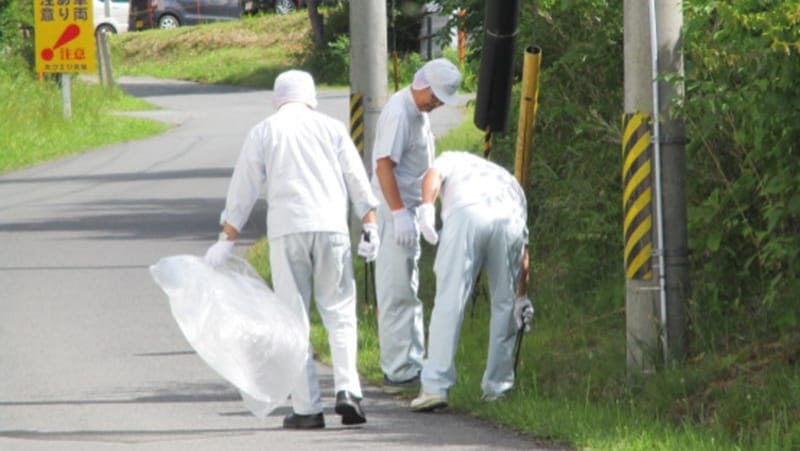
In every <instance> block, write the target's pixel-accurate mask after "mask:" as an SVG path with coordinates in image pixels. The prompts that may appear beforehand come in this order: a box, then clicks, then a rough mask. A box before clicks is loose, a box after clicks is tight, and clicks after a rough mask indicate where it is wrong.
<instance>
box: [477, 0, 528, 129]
mask: <svg viewBox="0 0 800 451" xmlns="http://www.w3.org/2000/svg"><path fill="white" fill-rule="evenodd" d="M518 26H519V1H518V0H494V1H489V2H486V14H485V19H484V30H483V49H482V51H481V66H480V72H479V73H478V93H477V96H476V99H475V118H474V123H475V126H477V127H478V128H479V129H481V130H487V133H488V132H492V133H493V132H502V131H505V129H506V125H507V123H508V111H509V106H510V104H511V86H512V84H513V78H514V77H513V76H514V43H515V41H516V37H517V29H518Z"/></svg>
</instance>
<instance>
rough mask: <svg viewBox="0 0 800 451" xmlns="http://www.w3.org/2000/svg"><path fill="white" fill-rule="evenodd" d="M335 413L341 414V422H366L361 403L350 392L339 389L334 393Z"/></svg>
mask: <svg viewBox="0 0 800 451" xmlns="http://www.w3.org/2000/svg"><path fill="white" fill-rule="evenodd" d="M334 410H335V411H336V413H338V414H339V415H341V416H342V424H361V423H366V422H367V417H365V416H364V411H363V410H361V403H360V402H358V398H356V397H355V396H353V395H352V394H351V393H350V392H348V391H344V390H341V391H339V392H337V393H336V407H335V408H334Z"/></svg>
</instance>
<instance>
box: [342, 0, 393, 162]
mask: <svg viewBox="0 0 800 451" xmlns="http://www.w3.org/2000/svg"><path fill="white" fill-rule="evenodd" d="M386 32H387V28H386V2H385V1H376V0H351V1H350V92H351V96H352V95H360V96H361V108H362V109H363V154H362V157H363V159H364V164H365V165H366V168H367V174H369V175H370V176H372V144H373V142H374V141H375V123H376V122H377V121H378V115H380V112H381V109H382V108H383V104H384V103H386V91H387V87H386V86H387V83H388V76H387V66H386V64H387V59H388V49H387V45H386ZM355 107H356V109H357V108H358V106H357V105H356V106H355ZM353 110H354V108H352V107H351V111H353ZM352 114H353V113H351V116H352ZM354 140H356V141H358V139H357V137H354ZM356 144H357V145H358V144H359V143H358V142H356Z"/></svg>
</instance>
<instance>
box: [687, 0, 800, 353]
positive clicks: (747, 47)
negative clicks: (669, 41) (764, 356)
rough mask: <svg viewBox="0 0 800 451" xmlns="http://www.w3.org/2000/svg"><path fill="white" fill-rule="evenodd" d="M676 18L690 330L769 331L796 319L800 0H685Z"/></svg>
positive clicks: (739, 335) (741, 336)
mask: <svg viewBox="0 0 800 451" xmlns="http://www.w3.org/2000/svg"><path fill="white" fill-rule="evenodd" d="M686 19H687V20H686V39H685V44H684V45H685V50H686V59H687V82H686V87H687V102H686V111H685V115H686V120H687V131H688V134H689V138H690V144H689V145H688V146H687V152H688V156H689V161H690V165H689V171H690V172H689V176H688V180H689V183H690V186H691V190H690V198H689V207H690V214H689V226H690V239H691V243H690V245H691V246H690V247H691V249H692V263H693V272H692V278H693V286H694V289H693V298H692V312H693V321H694V325H695V328H696V336H697V337H698V338H700V337H702V338H703V339H704V341H705V342H706V344H708V341H711V342H719V341H720V340H721V338H722V337H724V336H729V337H731V341H729V342H727V343H726V344H728V345H732V346H733V345H735V346H738V345H741V344H742V341H743V340H744V341H752V340H753V339H754V337H759V336H760V337H772V338H777V336H778V335H779V334H782V333H787V332H789V331H793V330H796V329H797V325H798V320H800V317H798V314H799V313H800V312H799V310H800V307H798V303H797V299H798V295H799V294H800V264H798V262H800V160H799V159H798V157H800V149H799V148H798V146H800V108H798V105H800V89H798V84H797V80H800V64H798V61H799V60H798V58H800V26H798V25H799V22H800V5H798V4H797V3H796V2H784V1H754V0H747V1H738V2H721V1H710V0H704V1H698V0H695V1H693V2H690V3H689V6H688V7H687V8H686ZM720 326H722V327H721V328H720Z"/></svg>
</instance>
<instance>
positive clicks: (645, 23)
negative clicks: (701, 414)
mask: <svg viewBox="0 0 800 451" xmlns="http://www.w3.org/2000/svg"><path fill="white" fill-rule="evenodd" d="M681 8H682V5H681V1H680V0H649V1H646V2H645V1H641V0H625V2H624V27H625V41H624V52H625V119H624V122H625V123H624V130H623V140H622V141H623V185H624V193H623V202H624V208H625V219H624V226H623V228H624V233H625V278H626V284H625V311H626V333H627V367H628V370H629V372H631V373H644V374H647V373H652V372H654V371H655V369H656V366H657V363H658V361H659V360H663V361H665V362H669V361H673V360H681V359H683V358H684V357H685V356H686V352H687V344H686V342H687V339H686V315H685V303H686V299H687V296H688V292H689V288H688V280H689V277H688V274H689V273H688V244H687V242H688V239H687V233H686V223H687V215H686V180H685V177H686V158H685V152H684V143H685V134H684V128H683V121H682V119H681V118H679V117H676V116H675V115H674V114H673V112H672V111H670V107H669V105H670V104H671V103H672V102H673V101H674V100H676V99H678V100H681V101H682V100H683V95H684V93H683V85H682V84H681V83H675V82H666V81H664V79H665V76H667V75H675V76H679V77H682V76H683V55H682V49H681V42H680V33H681V28H682V26H683V16H682V9H681Z"/></svg>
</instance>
